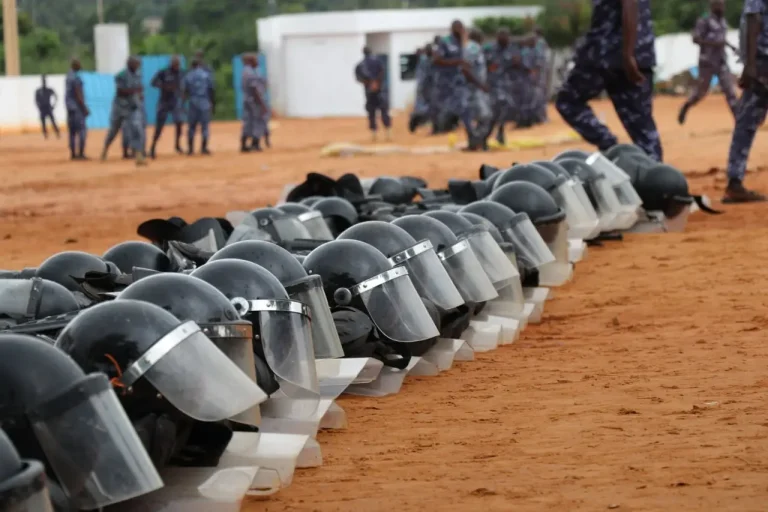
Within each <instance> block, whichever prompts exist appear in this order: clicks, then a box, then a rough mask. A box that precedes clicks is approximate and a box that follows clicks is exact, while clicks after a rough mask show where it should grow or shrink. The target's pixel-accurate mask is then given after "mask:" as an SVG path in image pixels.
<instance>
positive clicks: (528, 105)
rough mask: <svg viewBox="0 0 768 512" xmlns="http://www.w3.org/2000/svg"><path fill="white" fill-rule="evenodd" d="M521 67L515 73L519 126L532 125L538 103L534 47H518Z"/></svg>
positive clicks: (536, 64) (536, 65) (536, 61)
mask: <svg viewBox="0 0 768 512" xmlns="http://www.w3.org/2000/svg"><path fill="white" fill-rule="evenodd" d="M520 59H521V62H522V67H521V68H520V70H519V71H518V73H517V90H516V93H517V103H518V109H517V119H516V121H517V124H518V126H520V127H529V126H533V125H534V124H535V122H536V113H537V108H538V106H539V105H538V103H539V86H538V76H537V75H536V74H535V72H536V70H537V68H538V60H537V56H536V52H535V49H534V48H531V47H527V46H523V47H521V48H520Z"/></svg>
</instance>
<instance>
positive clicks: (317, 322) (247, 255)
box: [209, 240, 344, 359]
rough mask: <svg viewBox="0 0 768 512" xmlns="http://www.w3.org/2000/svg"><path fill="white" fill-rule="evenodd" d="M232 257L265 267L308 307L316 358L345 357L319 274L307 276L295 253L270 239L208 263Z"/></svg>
mask: <svg viewBox="0 0 768 512" xmlns="http://www.w3.org/2000/svg"><path fill="white" fill-rule="evenodd" d="M229 258H233V259H238V260H245V261H250V262H251V263H255V264H257V265H259V266H261V267H264V268H265V269H267V270H268V271H269V272H270V273H271V274H272V275H273V276H275V277H276V278H277V279H278V281H280V283H281V284H282V285H283V286H284V287H285V291H287V292H288V295H289V296H290V297H291V299H293V300H297V301H299V302H303V303H304V304H306V305H308V306H309V309H310V311H311V314H312V344H313V346H314V349H315V359H333V358H338V357H343V356H344V350H343V349H342V347H341V341H340V340H339V334H338V332H337V331H336V327H335V325H334V322H333V317H332V316H331V310H330V307H329V306H328V301H327V300H326V297H325V292H324V291H323V280H322V279H321V278H320V277H319V276H310V275H308V274H307V271H306V270H305V269H304V267H303V266H302V263H301V262H299V260H298V259H297V258H296V257H295V256H293V255H292V254H291V253H289V252H288V251H287V250H285V249H283V248H282V247H280V246H278V245H275V244H273V243H270V242H264V241H257V240H249V241H243V242H238V243H236V244H232V245H230V246H227V247H225V248H223V249H221V250H220V251H219V252H217V253H216V254H214V255H213V257H211V259H210V260H209V263H210V262H213V261H218V260H222V259H229Z"/></svg>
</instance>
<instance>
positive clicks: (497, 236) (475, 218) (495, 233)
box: [457, 210, 514, 250]
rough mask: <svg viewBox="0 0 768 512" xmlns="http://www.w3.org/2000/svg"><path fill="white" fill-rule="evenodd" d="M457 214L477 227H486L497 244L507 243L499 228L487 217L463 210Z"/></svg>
mask: <svg viewBox="0 0 768 512" xmlns="http://www.w3.org/2000/svg"><path fill="white" fill-rule="evenodd" d="M457 213H458V214H459V215H461V216H462V217H464V218H465V219H467V220H468V221H469V222H471V223H472V224H474V225H475V226H484V227H486V228H488V232H489V233H490V234H491V236H492V237H493V239H494V240H495V241H496V243H497V244H499V245H502V244H506V243H507V242H505V241H504V238H503V237H502V236H501V232H500V231H499V230H498V228H497V227H496V226H494V225H493V222H491V221H489V220H488V219H486V218H485V217H481V216H480V215H478V214H476V213H471V212H465V211H461V210H460V211H459V212H457ZM510 245H511V244H510ZM513 250H514V248H513Z"/></svg>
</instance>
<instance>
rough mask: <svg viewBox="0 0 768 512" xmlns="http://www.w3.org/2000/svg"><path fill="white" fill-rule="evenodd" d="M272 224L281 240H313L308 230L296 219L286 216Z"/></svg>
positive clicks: (273, 221) (274, 220)
mask: <svg viewBox="0 0 768 512" xmlns="http://www.w3.org/2000/svg"><path fill="white" fill-rule="evenodd" d="M272 224H273V225H274V227H275V232H276V233H277V236H278V237H280V240H284V241H288V240H299V239H303V240H311V239H312V235H310V234H309V231H308V230H307V228H306V227H305V226H304V224H302V223H301V222H300V221H299V219H297V218H296V217H291V216H286V217H281V218H279V219H273V220H272Z"/></svg>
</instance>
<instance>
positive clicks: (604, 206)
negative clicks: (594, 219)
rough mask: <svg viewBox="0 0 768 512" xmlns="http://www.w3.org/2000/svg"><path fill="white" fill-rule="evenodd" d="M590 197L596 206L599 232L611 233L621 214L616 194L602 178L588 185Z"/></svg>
mask: <svg viewBox="0 0 768 512" xmlns="http://www.w3.org/2000/svg"><path fill="white" fill-rule="evenodd" d="M588 186H589V188H590V191H591V192H592V197H594V198H595V203H596V204H597V208H595V210H596V211H597V214H598V218H599V220H600V230H601V231H611V230H614V229H616V220H617V218H618V216H619V215H620V214H621V203H620V202H619V198H618V197H616V192H615V191H614V190H613V187H612V186H611V185H610V184H609V183H608V180H606V179H605V178H604V177H602V176H601V177H599V178H597V179H596V180H592V181H590V182H589V184H588Z"/></svg>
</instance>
